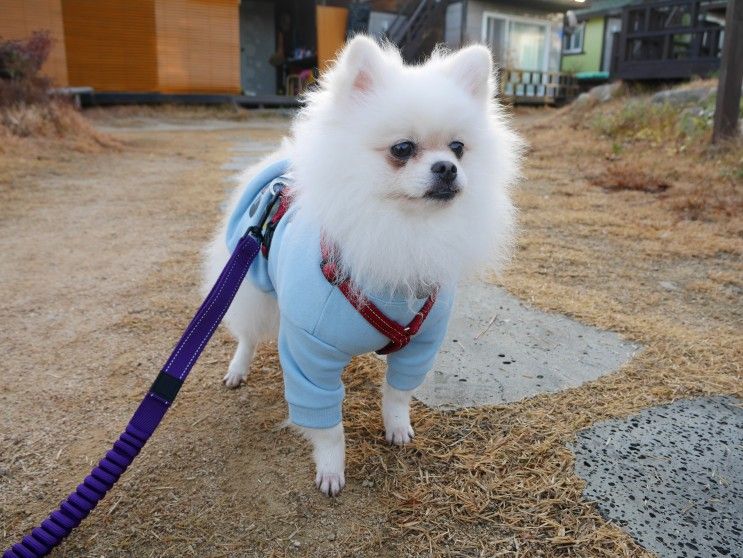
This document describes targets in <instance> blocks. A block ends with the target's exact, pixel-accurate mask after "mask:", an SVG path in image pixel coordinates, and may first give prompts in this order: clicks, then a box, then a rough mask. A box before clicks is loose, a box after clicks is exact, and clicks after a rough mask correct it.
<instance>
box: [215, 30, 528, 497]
mask: <svg viewBox="0 0 743 558" xmlns="http://www.w3.org/2000/svg"><path fill="white" fill-rule="evenodd" d="M494 93H495V82H494V77H493V72H492V62H491V57H490V52H489V51H488V49H487V48H486V47H483V46H471V47H467V48H465V49H462V50H460V51H458V52H455V53H447V52H444V51H442V50H440V51H437V52H435V53H434V54H433V55H432V57H431V59H430V60H429V61H428V62H426V63H425V64H422V65H419V66H405V65H404V64H403V63H402V60H401V58H400V54H399V52H398V51H397V50H396V49H395V48H394V47H391V46H389V45H385V46H381V47H380V46H379V45H377V44H376V43H375V42H374V41H373V40H371V39H369V38H367V37H364V36H357V37H355V38H354V39H353V40H351V41H350V42H349V43H348V44H347V46H346V47H345V48H344V50H343V51H342V52H341V54H340V56H339V58H338V60H337V61H336V63H335V64H334V66H333V67H332V68H331V69H330V70H329V71H328V72H327V73H326V74H325V75H324V77H323V78H322V80H321V82H320V88H319V89H318V90H316V91H314V92H312V93H310V94H309V95H308V96H307V98H306V106H305V108H303V109H302V111H301V112H300V113H299V115H298V116H297V118H296V119H295V121H294V124H293V126H292V132H291V138H290V139H289V140H287V141H285V142H284V145H283V146H282V148H281V150H280V151H279V152H277V153H276V154H274V155H272V156H271V157H269V158H268V159H267V160H264V161H262V162H261V163H260V164H259V165H256V167H253V168H252V169H248V171H246V173H245V174H244V182H247V180H248V179H249V178H250V177H251V176H253V175H254V174H255V173H256V172H257V170H258V169H259V168H262V167H263V166H265V165H266V164H267V163H269V162H271V161H273V160H276V159H279V158H289V159H290V160H291V161H292V171H293V173H294V177H295V181H296V184H295V188H296V193H297V195H296V199H295V202H294V203H296V204H297V205H298V206H299V208H298V209H299V211H298V214H297V219H307V220H309V221H311V222H312V223H313V224H316V225H318V226H320V227H321V228H322V230H323V231H324V234H325V235H327V237H329V238H330V239H331V240H333V241H334V242H335V244H336V246H338V248H339V252H340V254H341V257H342V259H341V260H340V261H339V265H340V266H341V268H342V271H344V272H345V273H347V274H348V275H349V276H350V277H351V279H352V280H353V282H354V284H355V286H356V288H357V289H358V290H359V291H360V293H361V294H362V295H363V294H364V293H372V292H373V293H376V294H378V295H379V294H381V293H397V294H404V295H405V296H407V297H408V298H409V299H410V300H412V299H413V298H415V297H420V296H421V295H422V294H424V293H427V292H430V290H431V288H432V287H433V286H434V285H441V286H447V285H448V286H453V285H454V284H456V282H457V281H458V280H459V279H460V277H461V276H462V275H463V274H466V273H470V272H475V271H478V270H483V269H487V268H490V269H498V268H499V267H500V266H501V265H503V264H504V263H505V261H506V260H507V258H508V255H509V251H510V247H511V242H512V237H513V229H514V217H515V210H514V207H513V205H512V203H511V200H510V197H509V190H510V188H511V186H512V185H513V184H514V183H515V182H516V180H517V178H518V175H519V158H520V153H521V150H522V142H521V140H520V138H519V137H518V136H517V135H516V134H515V133H514V132H513V131H512V130H511V129H510V127H509V126H508V123H507V121H506V118H505V116H504V115H503V113H502V111H501V108H500V107H499V106H498V104H497V103H496V102H495V101H494V99H493V96H494ZM405 140H407V141H413V142H415V143H416V144H417V145H418V146H419V150H418V153H417V155H416V156H415V157H413V158H411V159H410V160H409V161H408V162H407V163H406V164H405V165H404V166H401V165H395V164H394V161H393V160H392V159H391V158H390V155H389V150H390V147H391V146H392V145H394V144H395V143H398V142H400V141H405ZM452 141H461V142H462V143H463V144H464V146H465V147H464V155H463V157H462V158H461V159H457V158H456V157H455V155H454V154H453V153H452V151H451V149H450V148H449V147H448V146H449V144H450V143H451V142H452ZM437 161H447V162H451V163H454V164H455V165H456V166H457V169H458V173H457V184H458V186H459V188H460V193H459V194H458V195H457V196H456V197H455V198H454V199H453V200H450V201H448V202H440V201H435V200H430V199H425V198H424V197H423V195H424V194H425V192H426V190H427V189H428V188H429V186H430V184H431V180H432V171H431V166H432V165H433V163H435V162H437ZM241 193H242V192H241V191H240V189H238V191H237V192H236V193H235V195H234V196H233V199H232V203H231V204H230V209H229V210H228V212H227V215H229V214H230V213H231V212H232V209H233V208H234V205H235V204H236V202H237V200H238V199H239V197H240V194H241ZM225 225H226V219H225V224H224V225H223V226H222V227H221V228H220V230H219V231H218V233H217V234H216V236H215V239H214V241H213V243H212V244H211V246H210V248H209V250H208V254H207V261H206V281H205V284H206V285H205V289H208V288H209V287H210V286H211V285H212V284H213V282H214V280H215V279H216V277H217V276H218V274H219V272H220V271H221V269H222V268H223V266H224V264H225V263H226V261H227V259H228V257H229V254H228V252H227V249H226V248H225V244H224V238H225ZM225 321H226V323H227V326H228V327H229V329H230V330H231V331H232V332H233V333H234V334H235V336H236V337H237V338H238V348H237V351H236V353H235V356H234V358H233V360H232V362H231V363H230V366H229V369H228V372H227V375H226V376H225V378H224V382H225V384H226V385H227V386H228V387H237V386H239V385H240V383H241V382H242V381H243V380H244V379H245V378H246V376H247V373H248V368H249V366H250V361H251V359H252V355H253V352H254V350H255V347H256V345H257V343H258V342H260V341H261V340H263V339H270V338H272V337H275V336H276V333H277V328H278V311H277V306H276V303H275V301H274V300H273V299H272V298H271V297H269V296H268V295H265V294H263V293H261V292H259V291H258V290H257V289H255V288H253V287H252V286H251V285H250V283H249V282H248V281H246V282H245V283H243V285H242V286H241V287H240V289H239V291H238V293H237V296H236V298H235V301H234V302H233V304H232V307H231V308H230V310H229V311H228V313H227V315H226V317H225ZM410 397H411V392H401V391H398V390H395V389H393V388H392V387H390V386H385V387H384V389H383V417H384V423H385V431H386V438H387V440H388V441H390V442H391V443H395V444H405V443H408V442H410V440H411V439H412V437H413V429H412V427H411V426H410V417H409V411H408V409H409V402H410ZM303 432H304V434H305V435H306V436H307V437H308V438H309V439H310V440H311V441H312V443H313V445H314V448H315V449H314V458H315V463H316V467H317V479H316V481H317V485H318V488H320V490H321V491H322V492H324V493H326V494H329V495H335V494H337V493H338V492H339V491H340V490H341V489H342V488H343V485H344V483H345V479H344V476H343V475H344V473H343V471H344V457H343V456H344V439H343V427H342V425H338V426H336V427H333V428H331V429H326V430H315V429H303Z"/></svg>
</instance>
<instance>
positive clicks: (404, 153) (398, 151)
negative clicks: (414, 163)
mask: <svg viewBox="0 0 743 558" xmlns="http://www.w3.org/2000/svg"><path fill="white" fill-rule="evenodd" d="M390 153H392V156H393V157H395V158H396V159H402V160H405V159H410V157H412V155H413V153H415V144H414V143H413V142H412V141H401V142H400V143H396V144H395V145H393V146H392V147H390Z"/></svg>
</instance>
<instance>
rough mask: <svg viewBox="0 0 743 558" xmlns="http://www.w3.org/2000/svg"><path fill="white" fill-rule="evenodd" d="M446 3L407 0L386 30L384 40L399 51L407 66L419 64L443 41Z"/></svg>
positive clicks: (444, 1) (447, 2)
mask: <svg viewBox="0 0 743 558" xmlns="http://www.w3.org/2000/svg"><path fill="white" fill-rule="evenodd" d="M448 4H449V1H448V0H409V1H407V2H404V3H403V6H402V7H401V8H400V9H399V10H398V15H397V17H396V18H395V19H394V20H393V21H392V24H391V25H390V27H389V28H388V29H387V33H386V37H387V39H388V40H389V41H390V42H392V43H394V44H396V45H397V46H398V47H399V48H400V52H401V53H402V56H403V59H404V60H405V62H407V63H414V62H418V61H420V60H421V59H422V58H424V57H425V56H427V55H428V54H430V53H431V51H432V50H433V48H434V47H435V46H436V44H437V43H440V42H443V40H444V18H445V16H446V7H447V6H448Z"/></svg>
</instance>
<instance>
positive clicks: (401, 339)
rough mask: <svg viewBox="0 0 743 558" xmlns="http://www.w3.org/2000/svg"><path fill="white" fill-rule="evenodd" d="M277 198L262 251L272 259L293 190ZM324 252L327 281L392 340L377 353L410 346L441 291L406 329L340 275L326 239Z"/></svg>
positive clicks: (334, 253)
mask: <svg viewBox="0 0 743 558" xmlns="http://www.w3.org/2000/svg"><path fill="white" fill-rule="evenodd" d="M277 198H278V200H273V201H272V202H271V205H272V206H273V207H275V208H276V210H275V212H273V215H269V218H268V220H267V223H266V225H265V229H264V232H263V243H262V246H261V252H262V253H263V255H264V256H265V257H268V252H269V250H270V249H271V239H272V238H273V233H274V231H275V230H276V227H277V226H278V224H279V221H281V218H282V217H283V216H284V215H285V214H286V212H287V210H288V209H289V206H291V202H292V194H291V191H290V190H288V189H287V188H283V189H281V191H279V192H278V194H277ZM276 201H278V205H276ZM270 211H273V208H271V210H270ZM320 249H321V252H322V263H321V266H322V273H323V275H324V276H325V279H327V280H328V282H329V283H331V284H333V285H335V286H336V287H338V288H339V289H340V291H341V292H342V293H343V296H345V297H346V300H348V302H350V303H351V306H353V307H354V308H355V309H356V311H357V312H358V313H359V314H361V316H362V317H363V318H364V319H365V320H366V321H367V322H369V324H370V325H371V326H372V327H373V328H374V329H376V330H377V331H378V332H379V333H381V334H382V335H384V336H385V337H387V338H388V339H389V340H390V342H389V343H387V345H385V346H384V347H382V348H381V349H379V350H378V351H377V354H380V355H386V354H389V353H394V352H395V351H399V350H400V349H402V348H403V347H405V346H406V345H407V344H408V343H410V340H411V339H412V338H413V336H414V335H415V334H416V333H418V331H419V330H420V328H421V326H422V325H423V322H424V321H425V320H426V318H427V317H428V314H429V312H430V311H431V308H432V307H433V304H434V302H436V295H437V294H438V289H434V291H433V292H432V293H431V294H430V295H429V296H428V298H427V299H426V301H425V302H424V303H423V306H421V309H420V310H419V311H418V313H417V314H416V315H415V316H414V317H413V319H412V320H411V321H410V323H409V324H408V325H406V326H403V325H401V324H399V323H397V322H396V321H395V320H393V319H391V318H388V317H387V316H385V314H384V313H383V312H382V311H381V310H380V309H379V308H377V306H376V305H375V304H374V303H373V302H371V301H370V300H367V299H363V298H360V297H359V296H358V294H357V292H356V290H355V289H354V288H353V285H352V284H351V279H350V278H348V277H339V276H338V269H337V266H336V264H335V262H336V261H337V259H336V258H335V257H334V256H335V255H336V254H337V252H338V250H337V248H335V247H334V246H332V245H331V244H329V243H328V242H326V241H325V239H323V241H322V242H321V245H320Z"/></svg>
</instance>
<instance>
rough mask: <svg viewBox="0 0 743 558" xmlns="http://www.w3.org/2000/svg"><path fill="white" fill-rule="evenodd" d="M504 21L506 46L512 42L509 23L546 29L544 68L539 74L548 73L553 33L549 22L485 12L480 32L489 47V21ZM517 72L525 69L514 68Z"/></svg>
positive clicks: (539, 70)
mask: <svg viewBox="0 0 743 558" xmlns="http://www.w3.org/2000/svg"><path fill="white" fill-rule="evenodd" d="M491 18H492V19H503V20H505V21H506V45H509V44H510V42H511V29H510V26H509V25H508V23H509V22H512V21H514V22H517V23H529V24H532V25H538V26H540V27H542V28H543V29H544V52H543V53H542V67H541V68H539V69H538V70H535V71H538V72H547V71H549V61H550V33H551V25H550V22H549V21H546V20H544V19H534V18H529V17H522V16H515V15H511V14H506V13H503V12H494V11H484V12H483V13H482V26H481V30H480V37H481V40H482V42H483V43H485V44H486V45H488V20H489V19H491ZM496 62H498V63H501V62H502V61H500V60H497V61H496ZM514 69H516V70H523V68H514Z"/></svg>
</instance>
